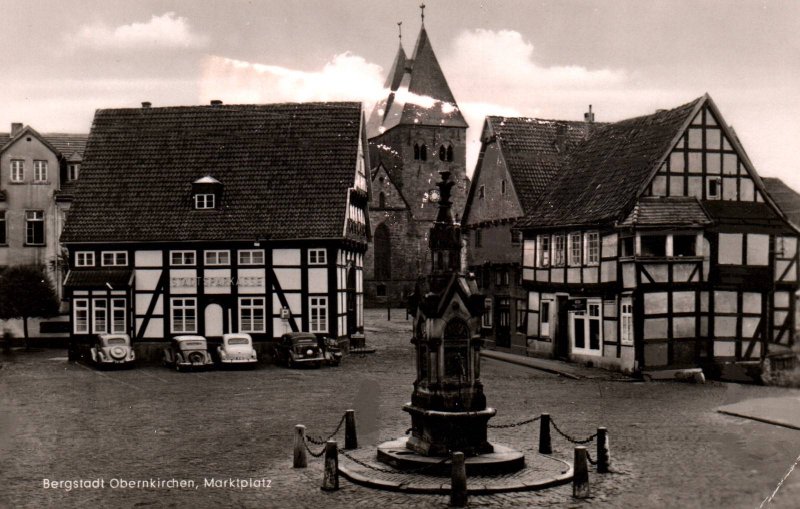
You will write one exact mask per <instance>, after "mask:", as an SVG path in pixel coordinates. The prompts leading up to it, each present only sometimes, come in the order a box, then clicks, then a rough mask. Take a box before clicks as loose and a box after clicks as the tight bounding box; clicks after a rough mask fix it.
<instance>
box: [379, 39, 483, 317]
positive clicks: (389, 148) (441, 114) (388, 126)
mask: <svg viewBox="0 0 800 509" xmlns="http://www.w3.org/2000/svg"><path fill="white" fill-rule="evenodd" d="M385 88H386V89H388V90H389V91H390V92H389V95H388V97H387V98H386V99H385V100H382V101H380V102H379V103H378V104H376V105H375V107H374V109H373V111H372V113H371V115H370V118H369V123H368V135H369V149H370V160H371V163H372V169H371V172H370V177H371V181H372V188H373V190H374V192H373V193H372V197H371V201H370V204H369V205H370V208H369V215H370V225H371V228H372V231H371V234H372V236H373V238H374V244H373V249H371V250H370V251H368V252H367V254H366V256H365V260H364V270H365V298H366V299H367V305H370V306H386V305H387V304H391V305H401V304H404V303H405V301H406V299H407V297H408V296H409V295H410V292H411V291H413V288H414V284H415V282H416V279H417V277H418V276H419V275H420V274H423V273H424V271H425V266H426V262H427V256H428V255H427V253H428V245H427V242H428V241H427V236H428V232H429V230H430V228H431V226H432V224H433V220H434V219H435V217H436V205H435V204H434V203H431V202H430V201H429V195H430V192H431V191H432V190H433V189H434V188H435V183H436V182H437V181H438V178H439V171H444V170H447V171H450V173H451V175H452V179H453V182H455V187H454V191H453V204H454V213H455V215H456V216H457V217H459V218H460V217H461V214H463V210H464V204H465V202H466V196H467V189H468V187H469V181H468V179H467V176H466V131H467V123H466V121H465V120H464V117H463V115H462V114H461V111H460V110H459V108H458V104H457V103H456V100H455V98H454V96H453V93H452V92H451V91H450V87H449V86H448V84H447V80H446V79H445V77H444V73H443V72H442V69H441V67H440V66H439V63H438V61H437V59H436V55H435V54H434V52H433V48H432V46H431V42H430V40H429V38H428V34H427V32H426V30H425V26H424V25H423V26H422V28H421V30H420V33H419V37H418V38H417V42H416V46H415V48H414V53H413V54H412V56H411V58H407V57H406V54H405V51H404V50H403V47H402V44H401V45H400V48H399V49H398V52H397V56H396V57H395V60H394V63H393V65H392V68H391V71H390V73H389V76H388V78H387V81H386V87H385Z"/></svg>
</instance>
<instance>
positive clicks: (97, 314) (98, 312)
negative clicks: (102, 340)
mask: <svg viewBox="0 0 800 509" xmlns="http://www.w3.org/2000/svg"><path fill="white" fill-rule="evenodd" d="M98 304H101V305H100V306H98ZM98 318H101V319H102V321H103V322H102V323H103V327H98V326H97V322H98ZM92 333H94V334H107V333H108V300H106V298H105V297H103V298H99V299H92Z"/></svg>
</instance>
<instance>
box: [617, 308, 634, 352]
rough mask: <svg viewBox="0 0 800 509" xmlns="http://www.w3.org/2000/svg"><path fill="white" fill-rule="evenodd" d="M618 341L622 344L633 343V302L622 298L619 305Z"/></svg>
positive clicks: (629, 344) (628, 344)
mask: <svg viewBox="0 0 800 509" xmlns="http://www.w3.org/2000/svg"><path fill="white" fill-rule="evenodd" d="M619 309H620V311H619V316H620V320H619V342H620V344H621V345H623V346H631V345H633V303H632V302H631V301H630V299H623V300H622V303H621V304H620V306H619Z"/></svg>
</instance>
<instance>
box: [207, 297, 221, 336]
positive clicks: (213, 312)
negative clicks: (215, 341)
mask: <svg viewBox="0 0 800 509" xmlns="http://www.w3.org/2000/svg"><path fill="white" fill-rule="evenodd" d="M205 323H206V327H205V336H206V337H214V336H217V337H221V336H222V328H223V327H222V325H223V324H222V306H220V305H219V304H209V305H207V306H206V309H205Z"/></svg>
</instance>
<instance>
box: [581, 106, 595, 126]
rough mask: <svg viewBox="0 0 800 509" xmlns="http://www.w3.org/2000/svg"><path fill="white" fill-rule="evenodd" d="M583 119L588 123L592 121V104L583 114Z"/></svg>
mask: <svg viewBox="0 0 800 509" xmlns="http://www.w3.org/2000/svg"><path fill="white" fill-rule="evenodd" d="M583 121H584V122H586V123H589V124H593V123H594V113H592V105H591V104H590V105H589V111H587V112H586V113H584V114H583Z"/></svg>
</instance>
